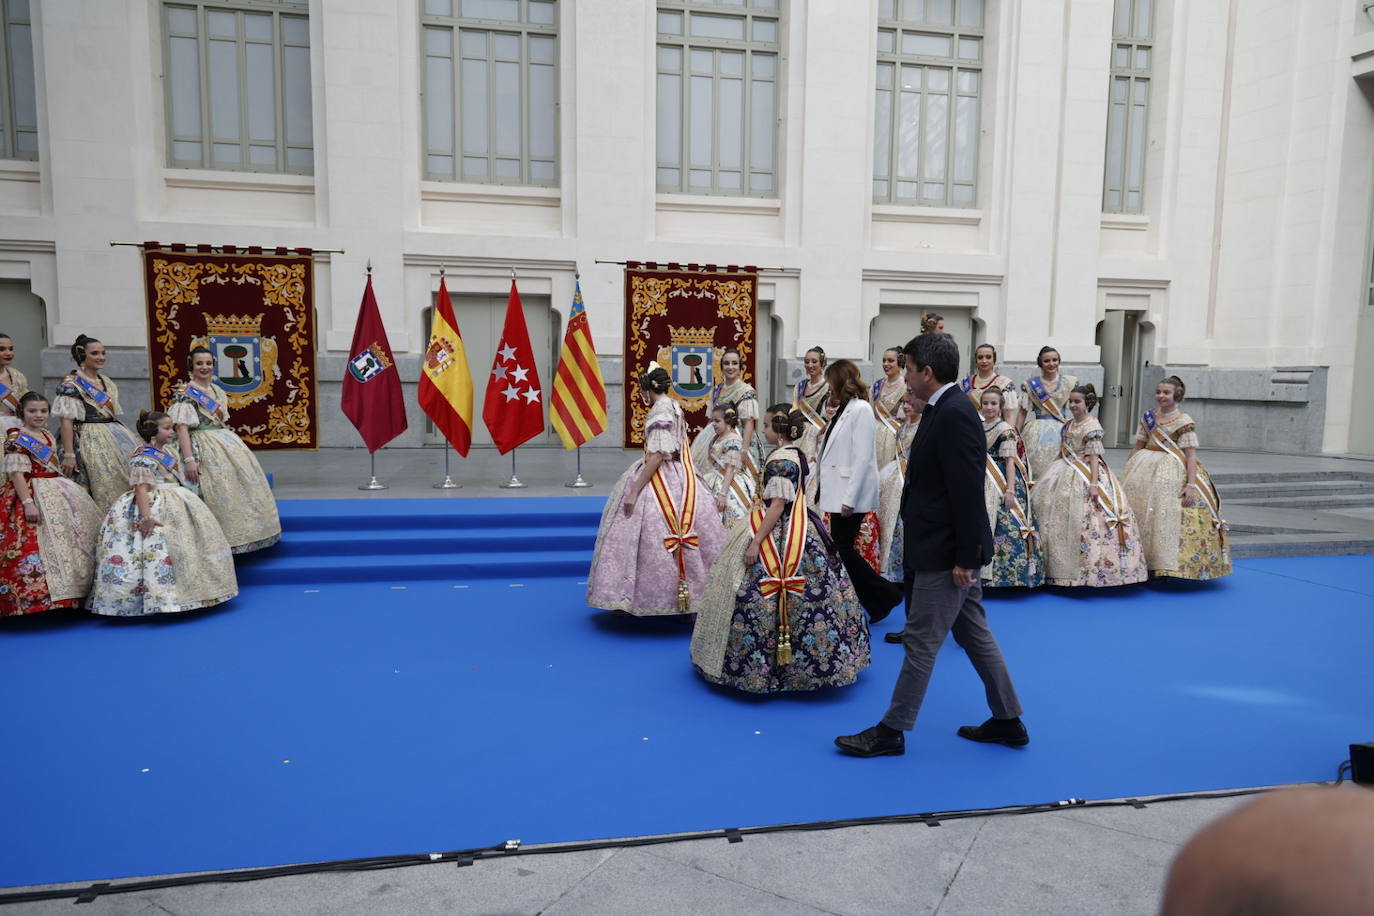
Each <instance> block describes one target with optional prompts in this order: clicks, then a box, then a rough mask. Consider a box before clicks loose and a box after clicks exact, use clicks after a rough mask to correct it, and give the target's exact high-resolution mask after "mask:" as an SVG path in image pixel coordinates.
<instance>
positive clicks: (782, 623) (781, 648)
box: [777, 588, 792, 665]
mask: <svg viewBox="0 0 1374 916" xmlns="http://www.w3.org/2000/svg"><path fill="white" fill-rule="evenodd" d="M777 659H778V664H779V665H790V664H792V625H791V624H790V623H788V622H787V589H786V588H783V589H780V590H779V591H778V654H777Z"/></svg>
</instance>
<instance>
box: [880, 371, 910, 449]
mask: <svg viewBox="0 0 1374 916" xmlns="http://www.w3.org/2000/svg"><path fill="white" fill-rule="evenodd" d="M905 394H906V382H904V381H903V380H902V378H901V377H900V376H898V378H897V381H896V382H893V383H891V384H889V383H888V381H887V377H886V376H884V377H883V378H881V379H879V380H878V381H876V382H874V383H873V391H872V395H873V415H874V417H875V418H876V419H877V421H878V422H877V423H875V424H874V428H873V437H874V438H873V453H874V455H875V456H876V457H877V459H878V467H879V468H884V467H887V463H888V462H889V461H891V460H892V459H893V458H895V457H897V433H898V431H899V430H900V429H901V428H902V414H903V412H904V409H905V408H904V405H903V404H902V397H903V396H904V395H905Z"/></svg>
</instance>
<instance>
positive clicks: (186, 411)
mask: <svg viewBox="0 0 1374 916" xmlns="http://www.w3.org/2000/svg"><path fill="white" fill-rule="evenodd" d="M167 416H169V417H171V418H172V423H173V424H175V425H177V426H188V427H190V428H191V429H195V428H196V427H197V426H199V425H200V414H199V413H197V412H196V408H195V406H194V405H191V404H187V403H186V402H185V401H173V402H172V406H171V407H169V408H167Z"/></svg>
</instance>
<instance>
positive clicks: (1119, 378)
mask: <svg viewBox="0 0 1374 916" xmlns="http://www.w3.org/2000/svg"><path fill="white" fill-rule="evenodd" d="M1097 345H1098V347H1099V348H1100V351H1101V354H1102V391H1101V392H1099V396H1100V401H1101V403H1100V404H1099V406H1098V408H1097V417H1098V420H1099V421H1100V422H1101V423H1102V432H1103V439H1104V440H1105V442H1106V444H1107V446H1108V447H1121V446H1124V445H1129V444H1130V438H1131V436H1132V435H1133V433H1134V431H1135V413H1136V407H1137V404H1136V401H1137V398H1138V396H1139V393H1138V392H1137V390H1136V388H1137V385H1138V380H1139V379H1140V370H1141V365H1140V318H1139V315H1138V314H1137V313H1136V312H1127V311H1121V310H1112V311H1108V312H1107V313H1106V315H1104V316H1103V319H1102V321H1101V322H1099V323H1098V325H1097Z"/></svg>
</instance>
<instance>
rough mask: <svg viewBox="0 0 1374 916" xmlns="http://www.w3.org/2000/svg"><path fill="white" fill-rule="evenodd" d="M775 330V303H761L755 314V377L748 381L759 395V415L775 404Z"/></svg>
mask: <svg viewBox="0 0 1374 916" xmlns="http://www.w3.org/2000/svg"><path fill="white" fill-rule="evenodd" d="M775 344H776V340H775V334H774V329H773V303H772V302H760V303H759V306H758V308H757V309H756V310H755V313H754V347H755V349H754V377H753V378H751V379H746V381H748V382H749V384H751V385H753V386H754V390H755V391H757V392H758V394H759V413H760V414H762V413H763V410H764V408H766V407H767V406H768V405H769V404H772V403H773V388H772V384H773V356H774V354H776V353H777V352H778V351H777V350H775V349H774V345H775Z"/></svg>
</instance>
